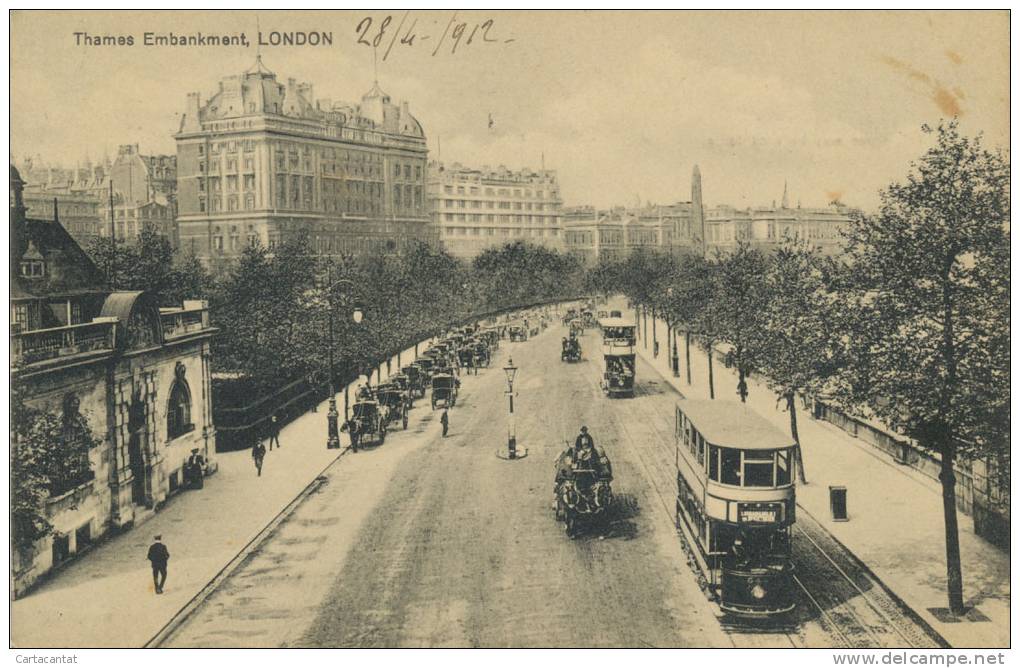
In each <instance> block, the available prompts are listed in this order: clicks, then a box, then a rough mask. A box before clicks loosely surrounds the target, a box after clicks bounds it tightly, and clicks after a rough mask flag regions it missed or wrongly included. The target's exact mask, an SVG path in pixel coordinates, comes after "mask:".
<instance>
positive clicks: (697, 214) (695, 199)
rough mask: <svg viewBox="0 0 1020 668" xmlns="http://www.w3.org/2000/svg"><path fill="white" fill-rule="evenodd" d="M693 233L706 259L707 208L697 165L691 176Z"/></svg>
mask: <svg viewBox="0 0 1020 668" xmlns="http://www.w3.org/2000/svg"><path fill="white" fill-rule="evenodd" d="M691 232H692V234H693V235H694V236H696V237H697V239H698V244H699V245H700V246H701V255H702V257H704V256H705V255H706V254H707V253H708V245H707V239H706V238H705V237H706V234H705V208H704V206H702V203H701V170H700V169H698V166H697V165H694V173H693V174H692V175H691Z"/></svg>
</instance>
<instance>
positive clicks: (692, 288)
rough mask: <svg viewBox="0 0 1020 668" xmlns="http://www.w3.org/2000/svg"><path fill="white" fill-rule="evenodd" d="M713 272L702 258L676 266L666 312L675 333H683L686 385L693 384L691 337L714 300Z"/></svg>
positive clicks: (685, 259)
mask: <svg viewBox="0 0 1020 668" xmlns="http://www.w3.org/2000/svg"><path fill="white" fill-rule="evenodd" d="M710 271H711V268H710V265H709V264H708V262H707V261H706V260H705V259H704V258H703V257H701V256H700V255H686V256H683V257H681V258H679V259H678V261H677V262H676V263H675V264H674V266H673V273H672V275H671V276H670V277H669V280H668V286H667V288H666V293H665V303H664V305H663V309H664V311H665V313H666V314H667V318H668V319H669V321H670V323H671V325H672V327H673V329H675V330H676V329H678V330H681V331H683V332H684V355H685V358H686V368H687V384H688V385H690V384H691V333H692V331H697V327H698V326H699V323H700V322H701V313H702V311H703V310H704V309H705V307H706V304H707V303H708V301H709V300H710V299H711V296H712V294H711V273H710Z"/></svg>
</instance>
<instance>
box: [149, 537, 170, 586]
mask: <svg viewBox="0 0 1020 668" xmlns="http://www.w3.org/2000/svg"><path fill="white" fill-rule="evenodd" d="M155 538H156V542H154V543H153V544H152V545H150V546H149V554H148V555H146V559H148V560H149V562H150V563H151V564H152V584H153V585H154V586H155V587H156V593H157V594H162V593H163V585H164V584H165V583H166V562H168V561H169V560H170V551H169V550H167V549H166V545H164V544H163V543H162V540H163V537H162V536H160V535H157V536H156V537H155Z"/></svg>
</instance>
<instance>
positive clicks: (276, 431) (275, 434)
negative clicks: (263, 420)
mask: <svg viewBox="0 0 1020 668" xmlns="http://www.w3.org/2000/svg"><path fill="white" fill-rule="evenodd" d="M273 443H276V447H277V448H279V447H280V421H279V420H277V419H276V414H275V413H274V414H273V416H272V417H271V418H269V449H270V451H271V450H272V449H273Z"/></svg>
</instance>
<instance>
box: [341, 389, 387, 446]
mask: <svg viewBox="0 0 1020 668" xmlns="http://www.w3.org/2000/svg"><path fill="white" fill-rule="evenodd" d="M344 429H345V431H347V432H349V433H350V435H351V448H352V449H353V450H354V451H355V452H357V451H358V447H359V446H362V445H368V444H371V445H382V443H383V441H385V440H386V422H385V420H384V419H383V412H382V410H380V407H379V402H377V401H373V400H371V399H360V400H358V401H356V402H354V405H353V406H351V417H350V419H349V420H348V421H347V422H346V423H345V424H344Z"/></svg>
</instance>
